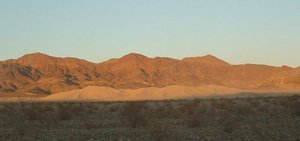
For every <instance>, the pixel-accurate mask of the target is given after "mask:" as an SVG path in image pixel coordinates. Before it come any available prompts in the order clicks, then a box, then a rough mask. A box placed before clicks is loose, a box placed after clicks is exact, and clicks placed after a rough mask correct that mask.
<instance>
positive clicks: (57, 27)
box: [0, 0, 300, 67]
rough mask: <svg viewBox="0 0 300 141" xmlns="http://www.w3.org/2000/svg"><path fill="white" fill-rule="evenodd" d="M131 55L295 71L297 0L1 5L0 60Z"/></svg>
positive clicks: (20, 1)
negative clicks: (200, 58)
mask: <svg viewBox="0 0 300 141" xmlns="http://www.w3.org/2000/svg"><path fill="white" fill-rule="evenodd" d="M32 52H43V53H47V54H50V55H54V56H62V57H64V56H72V57H78V58H82V59H86V60H89V61H93V62H101V61H104V60H106V59H109V58H114V57H120V56H123V55H125V54H127V53H130V52H136V53H141V54H144V55H147V56H149V57H154V56H167V57H173V58H178V59H181V58H182V57H185V56H202V55H206V54H212V55H215V56H217V57H219V58H221V59H223V60H226V61H228V62H229V63H232V64H240V63H242V64H243V63H258V64H269V65H276V66H280V65H283V64H286V65H290V66H294V67H295V66H300V0H0V60H5V59H9V58H17V57H20V56H22V55H24V54H27V53H32Z"/></svg>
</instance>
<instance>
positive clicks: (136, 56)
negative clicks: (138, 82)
mask: <svg viewBox="0 0 300 141" xmlns="http://www.w3.org/2000/svg"><path fill="white" fill-rule="evenodd" d="M121 59H122V60H135V59H138V60H141V59H142V60H144V59H148V57H147V56H144V55H142V54H138V53H130V54H127V55H125V56H123V57H121Z"/></svg>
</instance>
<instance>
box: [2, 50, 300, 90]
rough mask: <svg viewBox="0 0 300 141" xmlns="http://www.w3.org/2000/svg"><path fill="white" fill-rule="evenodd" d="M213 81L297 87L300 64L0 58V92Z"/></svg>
mask: <svg viewBox="0 0 300 141" xmlns="http://www.w3.org/2000/svg"><path fill="white" fill-rule="evenodd" d="M172 85H181V86H195V87H196V86H197V87H199V86H206V85H217V86H224V87H230V88H237V89H246V90H285V89H289V90H290V89H298V88H299V87H300V68H299V67H298V68H292V67H289V66H281V67H275V66H268V65H257V64H242V65H232V64H230V63H228V62H226V61H223V60H221V59H218V58H217V57H214V56H212V55H206V56H202V57H187V58H184V59H181V60H178V59H173V58H167V57H155V58H149V57H147V56H144V55H141V54H136V53H131V54H128V55H125V56H123V57H121V58H116V59H110V60H108V61H104V62H101V63H93V62H89V61H86V60H82V59H77V58H71V57H67V58H61V57H53V56H49V55H46V54H43V53H33V54H27V55H24V56H22V57H20V58H18V59H10V60H6V61H0V93H7V94H9V93H20V94H26V93H27V94H28V93H32V94H43V95H49V94H52V93H58V92H65V91H69V90H74V89H81V88H85V87H87V86H105V87H111V88H115V89H138V88H147V87H166V86H172Z"/></svg>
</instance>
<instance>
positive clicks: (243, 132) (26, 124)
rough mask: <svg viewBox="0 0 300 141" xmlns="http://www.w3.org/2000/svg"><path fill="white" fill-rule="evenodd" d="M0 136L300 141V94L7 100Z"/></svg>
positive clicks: (105, 140)
mask: <svg viewBox="0 0 300 141" xmlns="http://www.w3.org/2000/svg"><path fill="white" fill-rule="evenodd" d="M0 140H14V141H15V140H23V141H24V140H38V141H43V140H48V141H54V140H62V141H66V140H73V141H74V140H90V141H93V140H99V141H159V140H161V141H177V140H178V141H189V140H190V141H241V140H243V141H254V140H255V141H277V140H278V141H283V140H284V141H299V140H300V96H296V95H294V96H279V97H247V98H214V99H195V100H170V101H139V102H78V101H77V102H75V101H73V102H37V101H34V100H33V101H30V100H29V101H26V102H24V101H15V102H4V101H2V102H1V103H0Z"/></svg>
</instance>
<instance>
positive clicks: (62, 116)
mask: <svg viewBox="0 0 300 141" xmlns="http://www.w3.org/2000/svg"><path fill="white" fill-rule="evenodd" d="M73 110H74V109H73V107H72V105H64V104H60V105H58V109H57V113H56V114H57V115H56V118H57V119H58V120H60V121H63V120H71V119H72V118H73V114H74V111H73Z"/></svg>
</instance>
